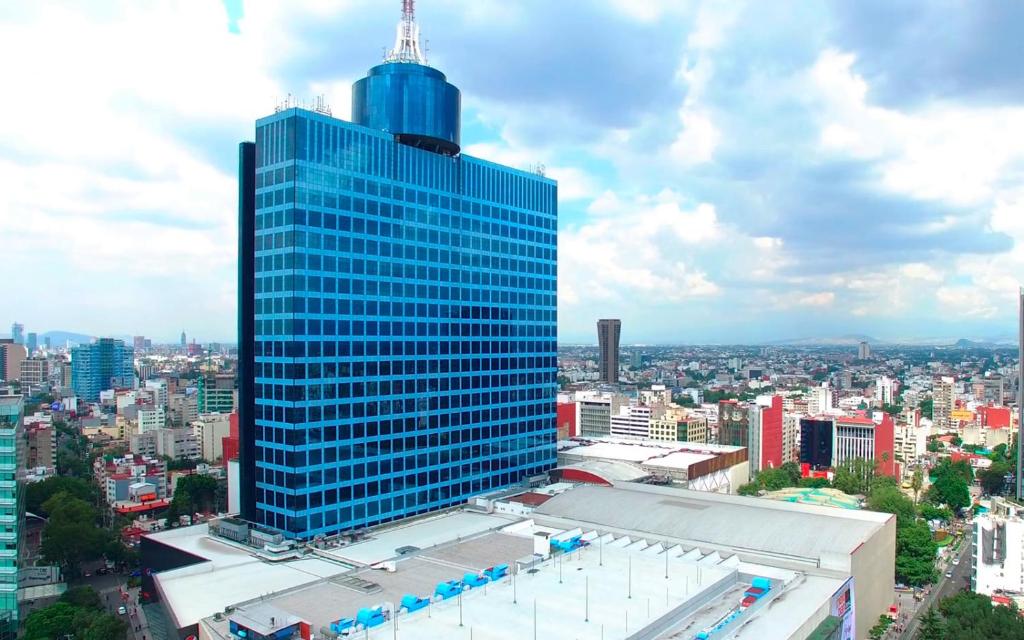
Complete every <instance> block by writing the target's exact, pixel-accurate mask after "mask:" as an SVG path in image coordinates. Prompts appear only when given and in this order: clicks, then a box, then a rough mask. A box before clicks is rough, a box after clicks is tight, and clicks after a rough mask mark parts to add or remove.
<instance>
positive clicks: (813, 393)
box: [807, 382, 836, 415]
mask: <svg viewBox="0 0 1024 640" xmlns="http://www.w3.org/2000/svg"><path fill="white" fill-rule="evenodd" d="M835 408H836V403H835V394H834V393H833V390H832V388H831V387H829V384H828V383H827V382H823V383H821V384H820V385H818V386H817V387H812V388H811V389H810V393H809V394H808V397H807V413H809V414H811V415H821V414H826V413H829V412H831V411H832V410H833V409H835Z"/></svg>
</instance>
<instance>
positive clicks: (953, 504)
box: [927, 473, 971, 511]
mask: <svg viewBox="0 0 1024 640" xmlns="http://www.w3.org/2000/svg"><path fill="white" fill-rule="evenodd" d="M927 497H928V500H929V501H930V502H932V503H934V504H944V505H946V506H948V507H949V508H950V509H952V510H953V511H959V510H960V509H964V508H966V507H969V506H970V505H971V492H970V489H969V488H968V486H967V481H966V480H964V478H963V477H962V476H960V475H958V474H955V473H944V474H942V475H939V476H938V477H937V478H936V479H935V483H934V484H932V486H931V487H930V488H929V489H928V496H927Z"/></svg>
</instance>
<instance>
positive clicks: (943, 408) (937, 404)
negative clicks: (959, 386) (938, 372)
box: [932, 376, 956, 433]
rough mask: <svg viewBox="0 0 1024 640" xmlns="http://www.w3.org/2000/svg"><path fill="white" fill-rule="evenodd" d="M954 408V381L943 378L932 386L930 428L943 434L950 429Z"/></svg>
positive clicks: (946, 377)
mask: <svg viewBox="0 0 1024 640" xmlns="http://www.w3.org/2000/svg"><path fill="white" fill-rule="evenodd" d="M955 407H956V381H955V380H954V379H953V378H951V377H949V376H943V377H941V378H939V379H938V380H936V381H935V383H934V385H933V386H932V428H933V429H935V431H937V432H938V433H945V432H947V431H949V430H950V429H951V428H952V414H953V409H954V408H955Z"/></svg>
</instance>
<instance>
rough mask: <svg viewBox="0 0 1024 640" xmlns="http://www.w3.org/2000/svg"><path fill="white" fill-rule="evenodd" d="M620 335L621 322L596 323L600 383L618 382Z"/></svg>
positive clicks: (609, 320)
mask: <svg viewBox="0 0 1024 640" xmlns="http://www.w3.org/2000/svg"><path fill="white" fill-rule="evenodd" d="M620 333H622V321H621V320H611V319H605V320H598V321H597V347H598V350H599V351H600V360H601V361H600V367H599V370H600V373H601V382H611V383H615V382H618V381H619V334H620Z"/></svg>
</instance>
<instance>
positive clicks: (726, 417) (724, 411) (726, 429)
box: [718, 400, 750, 447]
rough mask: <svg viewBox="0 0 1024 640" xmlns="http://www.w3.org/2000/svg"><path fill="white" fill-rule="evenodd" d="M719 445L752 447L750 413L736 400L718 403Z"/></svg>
mask: <svg viewBox="0 0 1024 640" xmlns="http://www.w3.org/2000/svg"><path fill="white" fill-rule="evenodd" d="M718 444H724V445H729V446H732V447H747V446H749V445H750V413H749V411H748V408H747V406H746V405H744V404H740V403H739V402H738V401H736V400H721V401H719V403H718Z"/></svg>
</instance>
